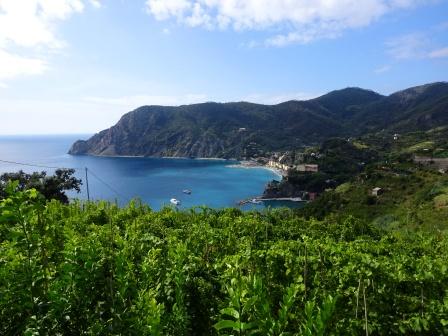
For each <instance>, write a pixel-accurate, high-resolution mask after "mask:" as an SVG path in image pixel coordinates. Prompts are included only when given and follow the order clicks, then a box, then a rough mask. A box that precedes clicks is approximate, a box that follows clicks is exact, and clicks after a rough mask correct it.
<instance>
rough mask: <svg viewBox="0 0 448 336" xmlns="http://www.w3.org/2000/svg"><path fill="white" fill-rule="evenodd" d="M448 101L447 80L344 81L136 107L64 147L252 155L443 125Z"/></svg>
mask: <svg viewBox="0 0 448 336" xmlns="http://www.w3.org/2000/svg"><path fill="white" fill-rule="evenodd" d="M447 107H448V83H433V84H428V85H423V86H419V87H415V88H410V89H407V90H404V91H400V92H397V93H394V94H392V95H390V96H382V95H380V94H377V93H375V92H372V91H369V90H363V89H359V88H347V89H344V90H338V91H333V92H330V93H329V94H326V95H324V96H321V97H319V98H316V99H312V100H308V101H289V102H285V103H281V104H278V105H261V104H251V103H245V102H239V103H226V104H218V103H204V104H195V105H184V106H178V107H170V106H142V107H140V108H138V109H136V110H134V111H132V112H129V113H127V114H126V115H124V116H123V117H122V118H121V119H120V121H119V122H118V123H117V124H116V125H115V126H113V127H111V128H110V129H107V130H104V131H102V132H100V133H98V134H96V135H94V136H93V137H92V138H90V139H88V140H87V141H78V142H76V143H75V144H74V145H73V147H72V148H71V150H70V153H72V154H94V155H141V156H183V157H221V158H238V159H240V158H248V157H257V156H263V155H266V153H268V152H270V151H284V150H295V149H297V148H298V147H300V146H303V145H314V144H316V143H321V142H323V141H325V140H327V139H329V138H331V137H335V136H337V137H353V136H356V137H357V136H362V135H365V134H367V133H375V132H378V131H381V130H386V131H389V132H392V133H393V132H403V131H405V132H409V131H427V130H429V129H432V128H435V127H438V126H440V125H446V124H448V117H447V115H448V114H447V113H446V110H447Z"/></svg>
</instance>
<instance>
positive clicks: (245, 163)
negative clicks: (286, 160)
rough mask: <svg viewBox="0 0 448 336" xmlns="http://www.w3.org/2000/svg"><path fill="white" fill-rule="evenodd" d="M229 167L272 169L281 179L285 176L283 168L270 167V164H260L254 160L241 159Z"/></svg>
mask: <svg viewBox="0 0 448 336" xmlns="http://www.w3.org/2000/svg"><path fill="white" fill-rule="evenodd" d="M227 167H229V168H239V169H241V168H243V169H254V168H258V169H267V170H270V171H271V172H273V173H274V174H275V175H277V176H278V177H280V178H281V179H282V178H283V176H284V174H283V171H282V170H280V169H276V168H272V167H268V166H265V165H262V164H259V163H257V162H254V161H241V162H240V163H239V164H232V165H228V166H227Z"/></svg>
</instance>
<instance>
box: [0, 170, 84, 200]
mask: <svg viewBox="0 0 448 336" xmlns="http://www.w3.org/2000/svg"><path fill="white" fill-rule="evenodd" d="M74 173H75V170H74V169H56V170H55V172H54V174H53V175H48V174H47V172H45V171H42V172H34V173H31V174H27V173H25V172H24V171H22V170H20V171H18V172H14V173H4V174H2V175H0V199H2V198H5V196H6V187H7V185H8V183H9V182H11V181H17V183H18V184H17V189H18V190H20V191H24V190H29V189H36V190H37V191H38V192H39V193H40V194H41V195H42V196H44V197H45V198H46V199H47V200H52V199H55V200H58V201H61V202H62V203H68V201H69V199H68V197H67V195H66V193H65V192H66V191H70V190H74V191H77V192H78V193H79V192H80V191H81V185H82V181H81V180H80V179H77V178H76V177H74V176H73V175H74Z"/></svg>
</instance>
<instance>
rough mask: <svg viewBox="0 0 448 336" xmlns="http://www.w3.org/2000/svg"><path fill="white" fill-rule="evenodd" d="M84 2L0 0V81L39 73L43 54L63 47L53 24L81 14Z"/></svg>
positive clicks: (44, 64)
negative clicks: (18, 51)
mask: <svg viewBox="0 0 448 336" xmlns="http://www.w3.org/2000/svg"><path fill="white" fill-rule="evenodd" d="M85 1H87V0H0V57H1V59H2V62H1V63H0V80H2V79H10V78H14V77H16V76H22V75H28V74H29V75H36V74H41V73H43V72H44V71H45V70H46V69H47V68H48V65H47V61H46V59H45V58H46V57H45V55H46V54H47V53H48V52H49V51H52V50H55V49H56V50H57V49H60V48H63V47H64V46H65V42H64V41H63V40H62V39H60V38H59V37H58V36H57V34H56V25H57V23H58V22H60V21H63V20H66V19H68V18H69V17H70V16H71V15H72V14H74V13H81V12H82V11H83V10H84V3H85ZM89 1H90V2H91V3H92V4H93V5H94V6H95V5H99V4H100V2H99V1H98V0H89ZM18 48H19V49H20V51H21V54H20V55H19V54H17V52H16V51H15V50H17V49H18Z"/></svg>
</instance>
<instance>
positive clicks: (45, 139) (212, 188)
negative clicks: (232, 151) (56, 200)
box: [0, 135, 285, 209]
mask: <svg viewBox="0 0 448 336" xmlns="http://www.w3.org/2000/svg"><path fill="white" fill-rule="evenodd" d="M80 138H81V139H82V138H84V139H86V138H88V136H79V135H75V136H73V135H71V136H8V137H6V136H3V137H0V159H1V160H7V161H16V162H24V163H33V164H39V165H45V166H55V167H66V168H77V170H76V175H77V177H79V178H81V179H82V180H83V181H84V179H85V178H84V176H85V175H84V174H85V172H84V168H85V167H88V169H89V171H91V172H92V173H93V174H94V175H96V176H97V177H99V178H100V179H101V180H102V181H103V182H105V183H106V184H107V185H108V186H109V187H110V188H109V187H108V186H106V185H105V184H104V183H103V182H101V181H99V180H98V179H97V178H96V177H95V176H94V175H93V174H89V186H90V188H89V189H90V196H91V198H93V199H107V200H111V201H115V200H117V201H118V202H119V203H120V204H121V205H123V204H126V203H127V202H128V200H129V199H132V198H140V199H141V200H142V201H143V202H145V203H147V204H149V205H150V206H151V207H152V208H153V209H160V208H161V207H163V206H164V205H167V204H169V200H170V199H171V198H177V199H179V200H180V201H181V202H182V205H181V208H188V207H192V206H198V205H206V206H210V207H214V208H220V207H234V206H236V203H237V202H238V201H239V200H242V199H247V198H250V197H255V196H258V195H260V194H261V193H262V192H263V189H264V186H265V185H266V183H267V182H269V181H271V180H272V179H279V177H278V176H277V175H276V174H274V173H273V172H271V171H269V170H266V169H262V168H251V169H244V168H230V167H229V165H231V164H235V163H236V162H231V161H230V162H229V161H215V160H199V159H159V158H110V157H92V156H71V155H68V154H66V153H67V151H68V149H69V148H70V145H71V144H72V143H73V142H74V141H75V140H77V139H80ZM19 169H22V170H24V171H26V172H32V171H37V170H46V171H49V172H50V173H51V172H52V169H45V168H38V167H27V166H20V165H17V164H12V163H2V162H0V172H11V171H17V170H19ZM111 188H112V189H114V190H115V191H116V192H115V191H113V190H111ZM184 189H190V190H191V191H192V194H191V195H186V194H184V193H183V192H182V190H184ZM70 196H71V197H76V198H80V199H86V198H87V193H86V188H85V185H83V187H82V192H81V193H80V194H76V193H73V194H70ZM276 205H277V204H275V203H270V204H266V205H265V204H262V205H247V206H245V209H251V208H263V207H265V206H276ZM278 205H285V204H278Z"/></svg>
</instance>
